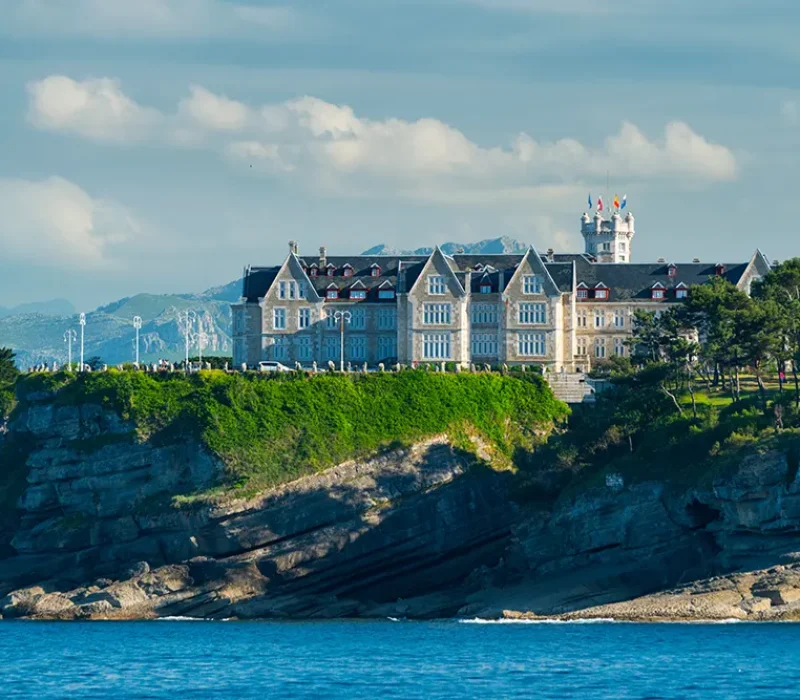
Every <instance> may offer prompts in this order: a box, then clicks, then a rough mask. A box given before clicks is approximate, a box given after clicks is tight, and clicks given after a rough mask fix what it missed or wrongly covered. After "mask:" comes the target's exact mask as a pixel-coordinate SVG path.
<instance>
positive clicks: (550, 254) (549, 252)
mask: <svg viewBox="0 0 800 700" xmlns="http://www.w3.org/2000/svg"><path fill="white" fill-rule="evenodd" d="M554 253H555V251H554V250H553V249H552V248H548V249H547V262H553V255H554Z"/></svg>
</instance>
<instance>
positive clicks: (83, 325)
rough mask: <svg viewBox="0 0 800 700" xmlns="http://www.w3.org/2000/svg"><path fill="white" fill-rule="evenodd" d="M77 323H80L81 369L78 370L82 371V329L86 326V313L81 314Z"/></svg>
mask: <svg viewBox="0 0 800 700" xmlns="http://www.w3.org/2000/svg"><path fill="white" fill-rule="evenodd" d="M78 323H80V324H81V369H80V371H81V372H83V369H84V365H83V329H84V328H86V314H81V316H80V319H79V321H78Z"/></svg>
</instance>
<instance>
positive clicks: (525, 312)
mask: <svg viewBox="0 0 800 700" xmlns="http://www.w3.org/2000/svg"><path fill="white" fill-rule="evenodd" d="M517 318H518V320H519V323H520V324H521V325H523V326H543V325H546V324H547V304H545V303H544V302H522V303H521V304H520V305H519V312H518V316H517Z"/></svg>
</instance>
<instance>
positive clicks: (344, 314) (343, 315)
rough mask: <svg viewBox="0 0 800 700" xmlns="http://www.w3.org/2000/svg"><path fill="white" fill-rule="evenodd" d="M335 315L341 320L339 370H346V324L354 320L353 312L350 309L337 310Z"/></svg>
mask: <svg viewBox="0 0 800 700" xmlns="http://www.w3.org/2000/svg"><path fill="white" fill-rule="evenodd" d="M333 317H334V318H335V319H336V320H337V321H338V322H339V331H340V333H341V336H340V338H341V339H340V341H339V371H340V372H344V324H345V323H350V321H352V320H353V314H351V313H350V312H349V311H335V312H334V314H333Z"/></svg>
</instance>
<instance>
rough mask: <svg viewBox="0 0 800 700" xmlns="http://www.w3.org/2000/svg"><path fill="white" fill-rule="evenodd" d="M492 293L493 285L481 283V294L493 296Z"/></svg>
mask: <svg viewBox="0 0 800 700" xmlns="http://www.w3.org/2000/svg"><path fill="white" fill-rule="evenodd" d="M491 293H492V285H491V284H488V283H487V282H482V283H481V294H491Z"/></svg>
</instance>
